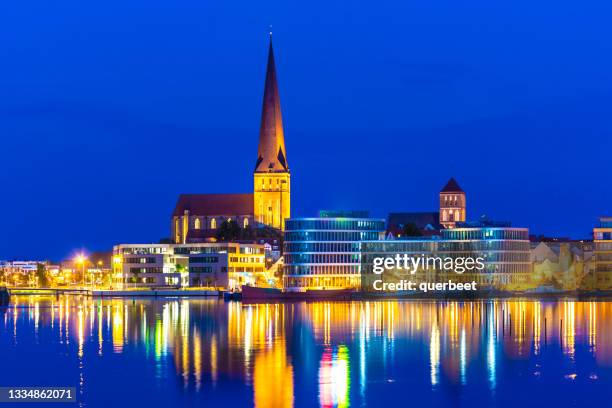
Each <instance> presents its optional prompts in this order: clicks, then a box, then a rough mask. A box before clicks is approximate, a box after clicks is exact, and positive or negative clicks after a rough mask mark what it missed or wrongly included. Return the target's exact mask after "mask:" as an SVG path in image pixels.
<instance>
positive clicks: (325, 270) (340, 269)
mask: <svg viewBox="0 0 612 408" xmlns="http://www.w3.org/2000/svg"><path fill="white" fill-rule="evenodd" d="M283 272H284V274H285V275H356V274H359V273H360V268H359V264H356V265H285V266H284V268H283Z"/></svg>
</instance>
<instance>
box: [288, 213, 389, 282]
mask: <svg viewBox="0 0 612 408" xmlns="http://www.w3.org/2000/svg"><path fill="white" fill-rule="evenodd" d="M285 227H286V229H285V234H284V236H285V241H284V251H283V254H284V262H285V265H284V268H283V272H284V274H283V288H284V289H285V290H288V291H304V290H306V289H345V288H353V289H357V288H359V287H360V284H361V281H360V277H361V255H360V243H361V241H369V240H377V239H382V237H383V236H384V230H385V220H384V219H373V218H368V214H367V213H365V212H325V211H322V212H321V213H320V214H319V217H318V218H290V219H288V220H287V221H286V224H285Z"/></svg>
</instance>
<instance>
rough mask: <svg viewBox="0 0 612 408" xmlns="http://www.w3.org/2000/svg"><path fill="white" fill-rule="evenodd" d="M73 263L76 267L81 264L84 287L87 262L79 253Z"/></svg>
mask: <svg viewBox="0 0 612 408" xmlns="http://www.w3.org/2000/svg"><path fill="white" fill-rule="evenodd" d="M74 261H75V263H76V264H77V265H78V264H81V265H82V267H83V287H85V263H86V261H87V258H85V256H84V255H83V254H82V253H81V254H79V255H77V257H76V258H75V260H74Z"/></svg>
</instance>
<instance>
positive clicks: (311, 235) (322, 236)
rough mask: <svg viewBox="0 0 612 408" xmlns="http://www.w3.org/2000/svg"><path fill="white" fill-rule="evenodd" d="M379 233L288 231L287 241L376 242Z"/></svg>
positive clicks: (286, 233) (286, 234)
mask: <svg viewBox="0 0 612 408" xmlns="http://www.w3.org/2000/svg"><path fill="white" fill-rule="evenodd" d="M379 238H380V237H379V233H378V232H373V231H365V232H363V231H362V232H360V231H286V232H285V241H288V242H292V241H349V242H350V241H374V240H376V239H379Z"/></svg>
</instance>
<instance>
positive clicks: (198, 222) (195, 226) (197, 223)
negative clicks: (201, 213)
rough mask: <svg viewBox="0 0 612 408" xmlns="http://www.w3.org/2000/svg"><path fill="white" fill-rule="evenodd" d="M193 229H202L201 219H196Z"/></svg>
mask: <svg viewBox="0 0 612 408" xmlns="http://www.w3.org/2000/svg"><path fill="white" fill-rule="evenodd" d="M193 227H194V228H195V229H200V228H202V225H201V224H200V219H199V218H196V219H195V222H194V224H193Z"/></svg>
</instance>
